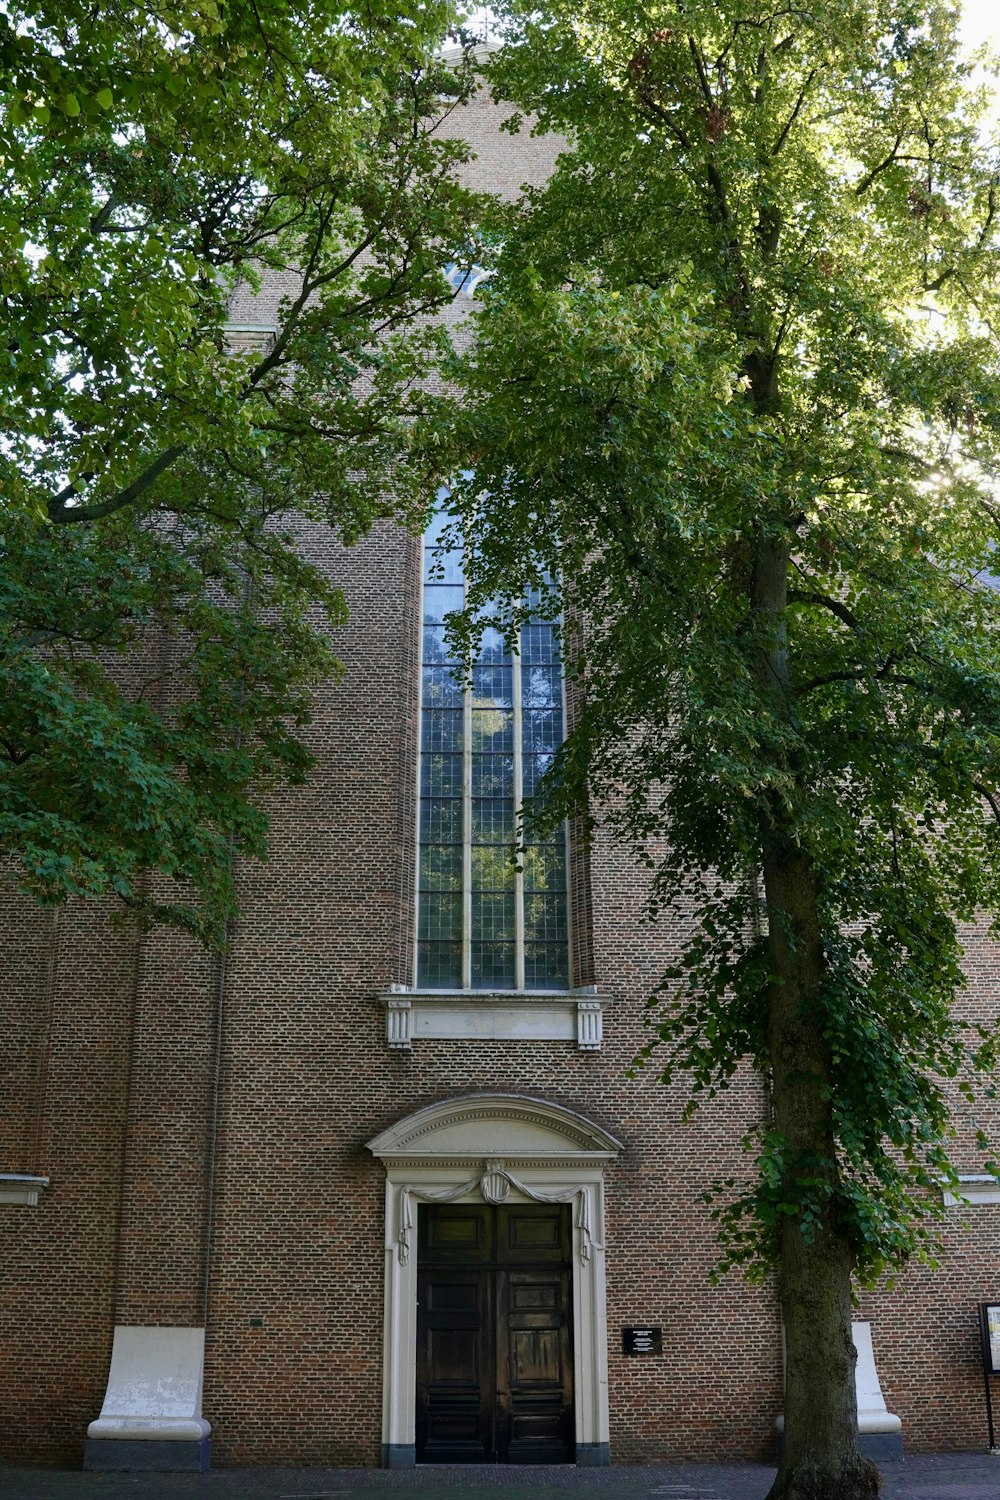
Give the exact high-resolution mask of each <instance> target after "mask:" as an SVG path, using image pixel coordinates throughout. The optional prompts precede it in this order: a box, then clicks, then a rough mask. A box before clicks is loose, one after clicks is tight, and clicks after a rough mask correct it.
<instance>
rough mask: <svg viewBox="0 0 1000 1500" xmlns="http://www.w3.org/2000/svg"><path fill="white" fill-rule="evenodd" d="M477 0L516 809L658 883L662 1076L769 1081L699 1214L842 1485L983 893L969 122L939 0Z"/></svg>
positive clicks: (932, 1171)
mask: <svg viewBox="0 0 1000 1500" xmlns="http://www.w3.org/2000/svg"><path fill="white" fill-rule="evenodd" d="M506 15H507V23H508V45H507V46H506V47H505V48H504V49H503V50H502V51H501V52H500V53H498V54H497V57H496V60H495V61H494V63H493V64H492V65H491V67H490V69H489V73H490V78H491V82H492V83H493V86H494V87H495V89H496V90H497V92H498V93H499V94H500V95H502V96H503V97H505V98H509V99H512V100H514V101H515V102H516V103H517V104H518V105H519V106H520V107H521V109H522V110H524V111H531V112H534V114H535V116H536V118H537V124H536V125H535V126H534V128H535V129H539V130H554V131H557V132H560V133H562V134H563V135H564V136H565V138H566V140H567V150H566V152H565V153H564V155H563V156H562V157H561V158H560V161H559V164H558V167H557V169H556V171H555V173H554V175H553V177H552V178H551V180H550V182H549V183H548V184H547V186H546V187H545V188H544V189H542V190H537V191H531V192H528V193H527V194H526V195H525V196H524V197H523V198H522V199H521V201H520V202H519V203H518V204H517V205H515V206H514V208H512V209H511V210H510V211H509V212H506V213H504V214H502V215H501V216H500V219H499V221H498V223H497V225H496V228H495V231H494V232H495V235H496V237H497V239H498V240H501V241H502V243H503V249H502V252H501V253H500V254H499V255H498V257H497V262H496V266H495V269H494V275H493V278H492V280H491V282H490V283H489V285H488V288H487V289H486V291H485V293H484V298H483V304H484V305H483V309H482V312H481V313H480V315H479V317H478V330H477V331H478V341H477V344H476V346H475V348H474V350H473V352H472V353H471V354H470V356H469V357H468V358H467V359H466V361H465V362H464V365H463V368H462V379H463V381H464V383H465V384H464V407H463V410H462V411H461V412H458V413H456V414H455V416H454V418H453V425H452V429H451V436H452V439H453V441H454V445H455V448H454V451H455V456H456V457H455V461H456V466H458V464H460V463H466V462H468V458H467V455H468V454H470V453H471V454H473V455H474V460H473V463H472V472H471V473H470V475H469V477H468V479H467V480H466V481H465V482H464V483H463V484H461V485H459V486H457V496H458V499H457V502H456V503H457V505H458V508H459V510H460V511H461V512H462V516H463V521H462V524H464V525H465V526H466V528H467V531H468V534H469V536H470V538H471V547H470V554H471V555H470V559H469V564H468V570H469V573H470V575H471V576H472V578H473V580H474V583H475V593H474V597H475V599H476V600H477V601H478V602H479V603H483V602H484V601H485V600H486V599H488V598H489V597H490V596H491V595H494V594H497V593H501V594H503V595H504V596H506V597H507V598H508V599H509V600H510V601H512V607H516V605H515V604H514V601H516V600H518V599H519V598H521V597H522V596H523V594H524V590H525V586H526V584H530V583H532V582H534V583H535V584H536V585H540V584H541V581H542V579H543V578H544V574H545V570H546V569H550V570H555V569H556V568H559V569H560V570H561V575H562V589H563V595H564V602H565V607H566V611H567V617H568V619H569V620H570V621H571V622H575V626H576V628H575V630H574V631H572V632H570V634H571V635H573V636H575V637H576V640H575V646H574V642H573V640H570V641H569V642H568V645H569V647H570V651H569V654H570V657H571V660H572V661H573V671H574V672H575V676H576V679H577V690H578V695H579V698H580V710H579V714H578V716H577V719H576V723H575V727H574V728H573V732H572V733H571V735H570V737H569V739H568V741H567V743H566V745H565V747H564V749H563V751H562V753H561V756H560V758H559V761H558V763H557V766H556V769H555V772H554V775H553V776H552V778H551V784H550V786H549V788H548V800H547V803H546V805H545V806H544V808H542V809H541V811H540V812H539V810H538V809H536V811H535V816H536V817H537V816H541V817H542V818H543V819H548V820H550V821H551V820H556V819H559V818H561V817H563V816H564V815H566V814H567V813H570V812H579V811H581V810H582V809H587V808H589V809H590V814H591V816H593V815H594V814H595V812H599V813H600V816H601V818H602V819H603V820H604V821H605V823H606V824H607V825H608V826H610V828H611V830H612V831H613V832H615V833H617V834H618V835H619V836H621V837H623V838H625V839H626V840H628V841H630V842H631V844H632V845H634V847H635V849H636V850H637V852H638V853H639V855H640V857H641V858H642V859H644V860H645V861H646V862H647V863H648V864H649V865H650V868H651V881H652V910H653V913H654V914H656V913H658V912H661V911H663V910H664V909H666V908H669V907H670V905H671V903H673V902H675V901H677V900H679V899H684V900H686V901H687V902H691V901H693V903H694V906H695V909H696V911H697V912H698V917H697V922H696V926H695V930H694V932H693V935H692V936H691V938H690V941H689V942H688V944H687V947H686V950H685V951H684V953H683V954H682V955H681V957H680V958H679V960H678V962H677V963H676V965H675V966H674V967H673V968H672V969H671V970H670V971H669V972H668V973H667V974H666V975H664V978H663V982H662V985H661V986H660V988H659V990H658V992H657V994H656V995H655V996H653V997H652V999H651V1002H650V1005H651V1024H652V1027H653V1036H654V1040H653V1041H652V1042H651V1045H650V1047H649V1048H648V1049H647V1056H648V1057H652V1056H654V1055H655V1058H656V1060H657V1066H658V1067H659V1068H660V1069H661V1071H662V1074H663V1077H664V1079H665V1080H668V1081H669V1080H670V1079H671V1078H673V1077H675V1076H684V1077H686V1078H687V1079H688V1081H689V1083H690V1087H691V1091H692V1092H691V1099H692V1105H693V1104H695V1103H697V1101H698V1100H699V1099H701V1098H704V1097H705V1096H711V1095H712V1094H713V1093H715V1091H717V1090H718V1089H721V1088H724V1087H725V1086H726V1085H727V1084H728V1083H729V1082H730V1080H731V1079H732V1077H733V1075H734V1073H735V1072H736V1070H737V1068H738V1067H739V1066H740V1064H741V1063H742V1062H743V1061H744V1060H746V1059H749V1060H750V1061H752V1063H753V1064H754V1065H755V1067H756V1068H758V1069H759V1070H760V1071H761V1072H762V1073H763V1074H764V1075H765V1076H766V1077H767V1079H768V1080H769V1085H770V1092H771V1103H772V1112H771V1120H770V1122H769V1124H768V1125H766V1126H764V1127H762V1128H761V1129H760V1130H759V1131H752V1132H751V1138H750V1140H749V1142H748V1144H749V1145H750V1147H751V1149H752V1151H753V1153H754V1156H755V1158H756V1169H757V1170H756V1175H755V1178H754V1180H753V1181H752V1183H751V1184H750V1186H749V1187H748V1188H747V1189H746V1190H745V1191H742V1192H739V1191H736V1195H735V1197H733V1196H732V1195H730V1198H729V1200H728V1201H722V1202H720V1204H719V1207H718V1214H719V1218H720V1226H721V1230H722V1240H723V1259H724V1262H725V1263H728V1264H734V1263H735V1264H737V1265H740V1266H743V1267H744V1268H746V1269H748V1270H750V1271H751V1272H753V1273H764V1272H766V1270H767V1269H768V1268H770V1267H772V1266H774V1265H777V1266H778V1267H779V1271H780V1277H779V1281H780V1291H781V1298H782V1306H783V1311H784V1316H785V1326H786V1334H787V1337H788V1360H789V1364H788V1375H789V1384H788V1392H787V1395H786V1415H787V1422H788V1427H787V1436H788V1440H787V1443H786V1450H785V1461H784V1464H783V1468H782V1471H781V1474H780V1475H779V1481H778V1484H777V1486H776V1489H775V1492H774V1493H775V1494H779V1493H781V1494H803V1495H805V1494H810V1495H821V1494H822V1495H827V1494H829V1495H837V1496H839V1497H846V1496H851V1495H855V1494H858V1495H860V1494H867V1493H871V1492H872V1489H871V1487H872V1485H873V1483H874V1480H873V1478H872V1474H871V1471H870V1470H869V1469H866V1467H865V1466H864V1464H863V1463H861V1462H860V1461H859V1460H858V1457H857V1452H856V1427H855V1426H854V1425H853V1424H854V1417H853V1403H854V1393H853V1380H852V1377H851V1371H852V1368H853V1351H852V1349H851V1345H850V1327H849V1320H850V1299H849V1288H850V1278H851V1275H852V1274H853V1275H855V1276H857V1277H859V1278H861V1279H862V1280H866V1281H867V1280H873V1279H874V1278H876V1277H878V1276H879V1275H880V1273H882V1272H884V1271H885V1270H886V1269H887V1268H898V1267H900V1266H902V1265H905V1264H906V1262H907V1261H908V1260H909V1259H910V1258H912V1257H913V1256H917V1257H933V1254H934V1247H935V1215H936V1213H938V1212H939V1211H940V1203H941V1195H940V1182H941V1179H942V1178H943V1177H947V1176H948V1175H949V1174H950V1173H951V1172H952V1170H953V1169H952V1167H951V1165H950V1161H949V1154H948V1147H949V1130H950V1126H949V1107H950V1104H951V1102H952V1100H953V1097H954V1088H955V1086H956V1084H958V1083H961V1086H962V1087H968V1078H969V1077H970V1076H971V1075H974V1074H975V1073H976V1071H977V1068H981V1067H991V1066H992V1065H993V1063H994V1062H995V1047H994V1043H993V1040H992V1036H991V1035H990V1034H989V1033H988V1032H986V1031H984V1032H982V1033H980V1032H979V1031H978V1030H977V1029H976V1028H968V1027H966V1026H965V1025H964V1024H963V1022H962V1021H961V1019H960V1018H959V1017H958V1015H957V1013H956V1010H955V1006H954V1002H955V1000H956V995H957V994H958V992H959V991H960V990H961V989H962V987H963V985H964V983H965V980H964V977H963V971H962V967H961V961H962V949H961V943H960V928H961V926H962V924H964V923H967V922H971V921H974V920H977V919H981V918H985V919H986V920H987V921H991V922H996V920H997V917H998V914H1000V878H998V869H1000V863H998V858H997V855H998V819H1000V792H998V785H1000V630H998V627H1000V599H998V595H997V593H996V592H994V589H993V586H992V584H991V582H990V578H989V571H990V568H991V563H992V554H993V548H994V546H995V541H996V528H997V521H998V519H1000V515H998V508H997V499H996V491H995V485H996V478H997V473H998V465H1000V357H998V345H997V329H998V316H1000V253H998V251H1000V241H998V231H1000V216H998V213H997V208H998V191H1000V189H998V178H997V169H996V161H995V151H992V150H991V149H989V148H988V147H987V146H986V145H985V144H984V141H983V138H982V137H981V136H980V135H979V134H977V129H978V126H979V122H980V118H981V114H982V108H981V105H982V101H981V100H980V99H979V97H978V96H977V94H976V92H975V90H974V88H973V86H972V80H971V75H970V70H969V68H968V67H967V65H965V64H964V63H963V62H962V61H961V59H960V56H959V53H958V48H957V41H956V34H955V22H956V17H955V7H953V6H952V5H949V4H947V3H945V0H822V3H820V4H817V5H815V6H810V7H807V8H801V7H786V6H781V5H776V6H772V5H766V4H762V3H760V0H719V3H715V0H712V3H701V0H690V3H689V0H685V3H684V4H680V3H676V0H658V3H654V4H651V5H646V6H634V5H632V4H631V3H630V0H624V3H619V0H592V3H590V0H584V3H583V4H577V3H574V4H573V5H572V6H564V5H563V4H562V3H561V0H545V3H542V4H541V5H535V4H532V6H530V7H528V8H526V9H525V10H524V11H522V10H521V9H520V7H519V6H517V5H516V4H511V5H509V6H508V7H507V10H506ZM484 494H485V495H488V499H486V500H484V499H483V496H484ZM982 1144H985V1143H984V1142H983V1143H982ZM731 1186H732V1185H731ZM734 1190H735V1189H734ZM821 1287H826V1288H827V1289H828V1292H829V1295H828V1297H827V1300H826V1303H825V1304H824V1303H823V1301H822V1297H821V1295H820V1291H819V1290H818V1289H819V1288H821ZM807 1470H808V1475H807ZM809 1485H812V1486H813V1488H809V1487H808V1486H809ZM797 1486H799V1488H797Z"/></svg>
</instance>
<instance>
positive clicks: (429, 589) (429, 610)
mask: <svg viewBox="0 0 1000 1500" xmlns="http://www.w3.org/2000/svg"><path fill="white" fill-rule="evenodd" d="M464 603H465V590H464V589H463V588H462V587H461V585H459V586H458V587H457V588H455V587H445V586H443V585H441V584H433V585H432V584H427V586H426V587H425V589H424V624H425V625H440V624H441V622H442V621H443V620H444V617H445V615H448V614H454V613H455V612H456V611H457V610H460V609H461V608H462V605H463V604H464Z"/></svg>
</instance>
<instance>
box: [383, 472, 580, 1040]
mask: <svg viewBox="0 0 1000 1500" xmlns="http://www.w3.org/2000/svg"><path fill="white" fill-rule="evenodd" d="M447 494H448V487H447V485H442V486H441V487H440V488H439V490H438V509H437V510H436V511H435V515H436V514H438V513H439V510H440V508H442V502H443V500H444V499H445V498H446V497H447ZM426 540H427V537H426V530H425V532H424V535H423V536H422V537H421V538H420V569H419V575H418V600H417V602H418V609H417V618H418V622H419V624H418V629H419V632H420V650H419V654H418V663H419V665H418V671H419V674H420V681H419V691H418V699H417V704H418V711H417V754H416V762H417V764H416V775H417V786H416V825H417V826H416V840H415V845H414V917H415V921H414V930H413V958H412V962H413V973H414V974H416V975H418V976H419V972H420V967H419V965H420V958H419V945H420V916H421V894H422V893H421V881H420V855H421V847H422V845H421V838H420V816H421V807H420V804H421V792H420V781H421V767H422V757H423V717H424V687H423V672H424V646H423V641H424V587H425V577H424V574H425V571H426V568H425V560H426V551H425V549H426ZM463 586H464V577H463ZM558 665H559V675H560V687H561V692H560V707H561V712H562V724H563V734H565V730H566V724H567V702H566V678H565V673H564V671H563V662H562V659H561V653H560V660H559V663H558ZM511 689H512V697H511V701H512V705H513V708H512V737H513V739H512V759H513V762H514V789H513V803H514V814H515V817H517V816H518V813H519V810H520V807H521V805H522V801H523V797H522V791H523V788H522V769H521V762H522V757H523V747H522V744H521V738H522V736H521V722H522V720H521V714H522V710H523V705H522V700H521V662H520V658H519V656H518V655H517V653H516V652H515V653H514V654H513V656H512V661H511ZM471 703H472V699H471V693H470V691H469V689H468V687H466V689H465V691H464V694H463V714H464V735H463V747H464V748H463V752H462V756H463V789H462V801H463V817H462V823H463V828H462V846H461V847H462V984H461V986H456V987H455V988H454V989H452V988H444V989H438V988H436V987H435V988H431V987H430V986H428V985H424V984H420V983H419V982H418V984H417V985H416V986H415V988H414V991H413V993H414V994H415V995H417V996H420V997H424V996H427V997H430V996H434V995H465V996H467V997H474V1003H475V1004H476V1005H477V1006H484V1005H485V1006H486V1007H491V1006H493V1005H495V1004H496V998H495V997H497V996H504V997H508V996H509V997H513V996H522V995H523V996H530V997H534V998H540V997H545V998H547V999H553V998H555V999H556V1000H557V1002H558V1000H560V999H561V1000H562V1001H564V1002H565V1000H566V998H567V997H568V996H572V995H574V994H575V991H574V986H573V978H574V975H573V968H574V951H575V943H574V933H573V902H572V891H571V889H570V866H571V854H572V851H571V849H570V841H569V827H568V825H564V826H563V830H562V840H561V843H562V849H563V860H564V867H565V889H564V890H563V892H562V896H563V900H564V903H565V905H564V912H565V920H566V939H565V948H564V951H565V962H566V973H567V981H568V982H567V984H566V985H565V987H563V986H560V987H557V988H552V989H545V988H538V989H526V988H525V987H524V959H525V935H524V890H523V876H522V875H521V874H520V873H519V874H517V875H516V876H515V880H514V927H513V936H512V943H513V948H514V967H515V978H514V985H513V986H512V987H511V988H509V989H508V988H498V987H483V988H475V987H473V985H472V982H471V978H472V974H471V968H472V965H471V941H472V927H471V924H472V908H471V897H472V878H471V849H472V842H471V826H470V818H471V799H472V789H471V782H470V775H471V754H472V750H471ZM588 993H590V992H588ZM508 1003H509V1002H508ZM553 1024H554V1025H555V1026H556V1030H555V1031H554V1032H551V1034H550V1039H553V1040H555V1039H558V1038H559V1037H561V1036H563V1035H564V1031H565V1028H564V1026H563V1025H562V1024H560V1023H559V1022H554V1023H553ZM592 1031H593V1029H592V1028H591V1029H590V1032H588V1033H587V1035H588V1036H591V1035H592ZM425 1034H426V1033H425ZM443 1034H451V1033H443ZM500 1034H502V1035H513V1036H538V1035H539V1033H538V1031H537V1029H527V1030H526V1029H523V1028H522V1029H516V1030H513V1031H511V1030H509V1029H507V1030H504V1031H502V1032H501V1033H500ZM579 1034H581V1035H582V1034H584V1033H583V1032H580V1033H579ZM389 1043H390V1046H392V1045H393V1041H392V1036H391V1032H390V1038H389ZM598 1045H599V1040H598Z"/></svg>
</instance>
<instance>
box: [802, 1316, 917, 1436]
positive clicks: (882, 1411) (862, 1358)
mask: <svg viewBox="0 0 1000 1500" xmlns="http://www.w3.org/2000/svg"><path fill="white" fill-rule="evenodd" d="M851 1333H852V1334H853V1336H854V1347H855V1349H856V1350H857V1352H858V1362H857V1364H856V1365H855V1367H854V1388H855V1391H856V1393H857V1399H858V1432H859V1433H860V1434H861V1436H862V1437H863V1438H864V1437H876V1436H886V1437H889V1435H893V1436H894V1439H895V1440H894V1441H890V1442H889V1443H886V1444H882V1445H881V1447H884V1448H886V1449H888V1448H889V1447H892V1448H893V1450H895V1449H896V1448H898V1454H897V1453H895V1451H894V1452H893V1454H891V1455H890V1454H889V1453H888V1452H886V1453H885V1454H882V1453H881V1448H880V1449H879V1456H885V1457H890V1456H893V1457H895V1456H898V1457H900V1458H901V1457H902V1443H903V1440H902V1437H901V1436H900V1434H901V1432H902V1427H903V1424H902V1422H901V1421H900V1419H899V1417H897V1416H895V1415H894V1414H893V1413H892V1412H891V1411H889V1410H888V1409H887V1407H886V1404H885V1397H884V1396H883V1394H882V1387H881V1385H880V1384H879V1378H878V1371H877V1370H876V1369H875V1351H874V1349H873V1347H872V1325H871V1324H870V1323H852V1324H851ZM774 1426H775V1430H776V1432H777V1433H778V1434H779V1439H780V1436H781V1434H782V1433H784V1430H785V1416H784V1413H783V1412H782V1413H781V1414H780V1415H779V1416H778V1417H777V1419H776V1421H775V1424H774Z"/></svg>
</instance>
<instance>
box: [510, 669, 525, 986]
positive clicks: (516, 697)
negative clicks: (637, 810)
mask: <svg viewBox="0 0 1000 1500" xmlns="http://www.w3.org/2000/svg"><path fill="white" fill-rule="evenodd" d="M517 645H519V641H517V642H515V649H514V651H513V652H512V653H511V703H512V705H513V738H514V827H515V829H517V830H518V834H517V840H518V859H517V873H516V874H515V876H514V988H515V989H518V990H523V989H524V874H523V869H522V860H521V849H520V845H521V838H520V826H521V808H522V806H523V802H524V796H523V785H524V784H523V780H522V767H521V653H520V651H518V650H517V649H516V647H517Z"/></svg>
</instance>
